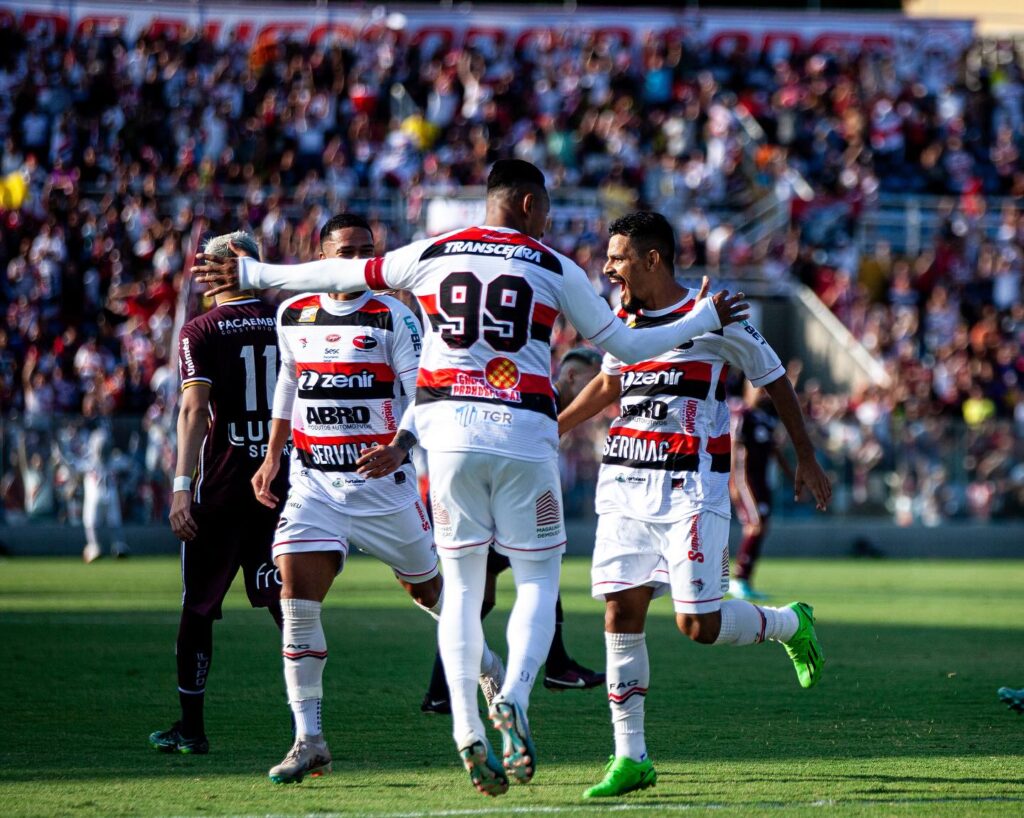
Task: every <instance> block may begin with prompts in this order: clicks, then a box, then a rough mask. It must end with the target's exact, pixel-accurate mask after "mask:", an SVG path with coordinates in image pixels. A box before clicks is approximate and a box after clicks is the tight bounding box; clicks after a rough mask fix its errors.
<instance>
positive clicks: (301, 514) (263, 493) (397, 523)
mask: <svg viewBox="0 0 1024 818" xmlns="http://www.w3.org/2000/svg"><path fill="white" fill-rule="evenodd" d="M372 255H373V234H372V232H371V231H370V226H369V225H368V224H367V223H366V221H365V220H364V219H362V218H361V217H359V216H354V215H351V214H341V215H338V216H335V217H334V218H332V219H330V220H329V221H328V222H327V223H326V224H325V225H324V226H323V229H322V230H321V232H320V257H321V258H342V259H355V258H369V257H370V256H372ZM277 320H278V342H279V346H280V350H281V362H282V369H281V377H280V378H279V379H278V382H277V389H276V390H275V392H274V405H273V422H272V424H271V429H270V443H269V446H268V448H267V454H266V458H265V459H264V461H263V464H262V465H261V466H260V469H259V471H257V472H256V474H255V476H254V477H253V479H252V485H253V489H254V491H255V494H256V498H257V499H258V500H259V501H260V502H261V503H263V504H264V505H266V506H268V507H271V508H273V507H276V506H277V504H278V496H279V495H277V494H275V493H274V491H273V490H272V483H273V481H274V479H275V478H276V476H277V475H278V473H279V471H280V465H281V454H282V451H283V450H284V448H285V446H286V444H287V442H288V438H289V435H290V436H291V439H292V443H293V451H292V459H291V488H290V490H289V492H288V499H287V501H286V503H285V510H284V514H283V516H282V517H281V520H280V523H279V525H278V529H277V535H276V537H275V540H274V546H273V549H274V558H275V562H276V564H277V567H278V570H279V571H280V574H281V583H282V586H283V587H282V590H281V609H282V612H283V615H284V634H283V644H284V646H283V651H282V653H283V655H284V675H285V683H286V686H287V688H288V701H289V704H290V705H291V709H292V714H293V716H294V717H295V743H294V745H293V746H292V749H291V750H290V751H289V753H288V754H287V755H286V756H285V758H284V760H283V761H282V762H281V763H280V764H278V765H276V766H274V767H273V768H271V770H270V774H269V775H270V779H271V780H272V781H275V782H277V783H293V782H299V781H302V779H303V777H304V776H305V775H306V774H307V773H310V774H315V773H319V772H321V771H324V770H329V769H330V765H331V754H330V750H329V749H328V747H327V743H326V741H325V740H324V735H323V726H322V723H321V701H322V699H323V670H324V663H325V662H326V660H327V643H326V640H325V638H324V631H323V626H322V624H321V621H320V609H321V603H322V602H323V600H324V597H325V596H326V595H327V591H328V590H329V589H330V587H331V583H332V582H333V581H334V577H335V576H336V575H337V574H338V573H339V572H340V571H341V570H342V568H343V567H344V560H345V558H346V557H347V556H348V551H349V548H350V547H351V546H355V547H356V548H359V549H360V550H361V551H365V552H366V553H368V554H372V555H373V556H375V557H377V558H378V559H380V560H381V561H383V562H385V563H387V564H388V565H389V566H391V568H392V569H393V570H394V572H395V576H396V577H397V578H398V581H399V582H400V583H401V584H402V586H403V587H404V588H405V589H406V590H407V591H408V593H409V595H410V596H411V597H412V598H413V600H414V601H415V602H416V604H418V605H419V606H420V607H422V608H424V609H425V610H427V611H428V612H431V613H432V614H433V615H435V616H436V615H437V613H438V611H439V610H440V608H441V587H442V586H441V577H440V576H439V574H438V566H437V555H436V552H435V550H434V541H433V536H432V533H431V529H430V523H429V522H428V520H427V514H426V511H425V510H424V509H423V506H422V505H420V501H419V498H418V497H417V495H416V476H415V473H414V471H413V469H412V464H411V463H410V462H409V459H408V456H407V455H408V449H409V448H411V447H412V445H413V444H414V443H415V439H411V440H408V442H404V441H405V437H404V436H403V435H401V434H399V435H397V437H398V440H399V445H402V446H404V447H405V451H404V454H405V456H404V457H403V460H404V464H403V465H401V466H400V467H399V468H398V469H397V470H396V471H395V472H394V473H393V474H392V475H390V476H389V477H387V478H383V479H377V478H373V477H368V476H365V475H364V474H363V473H360V472H359V470H360V467H361V466H362V465H363V464H364V463H366V464H367V466H366V468H364V469H363V471H364V472H365V471H366V470H367V469H369V468H372V465H371V464H372V462H373V458H374V455H373V454H372V453H370V454H368V455H367V456H365V457H364V456H363V451H364V449H365V448H366V447H368V446H373V445H374V444H380V443H389V442H390V441H391V440H392V438H394V437H396V432H397V431H398V420H397V419H398V418H399V417H401V415H402V400H401V395H402V394H403V393H404V394H405V395H409V396H411V395H413V394H414V390H415V388H416V372H417V369H418V367H419V358H420V348H421V346H422V341H421V334H420V326H419V322H418V321H417V320H416V319H415V318H414V317H413V315H412V313H411V312H410V311H409V310H408V308H407V307H405V306H404V305H403V304H402V303H401V302H399V301H398V300H397V299H395V298H391V297H388V296H376V297H375V296H373V295H371V294H370V293H369V292H361V293H348V294H346V293H332V294H330V295H319V294H309V293H307V294H304V295H300V296H298V297H296V298H292V299H291V300H289V301H286V302H285V303H284V304H282V305H281V307H280V309H279V311H278V319H277ZM485 659H486V666H487V668H488V670H487V672H488V674H491V675H494V674H500V673H501V672H502V668H501V666H500V659H497V657H495V656H493V655H491V654H490V652H489V651H488V652H486V655H485ZM495 662H496V663H497V665H496V666H494V664H495ZM474 681H475V677H474ZM499 686H500V685H494V688H495V693H496V692H497V689H498V687H499Z"/></svg>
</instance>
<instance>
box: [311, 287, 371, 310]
mask: <svg viewBox="0 0 1024 818" xmlns="http://www.w3.org/2000/svg"><path fill="white" fill-rule="evenodd" d="M371 298H373V293H371V292H365V293H363V294H362V295H361V296H359V298H354V299H352V300H351V301H335V300H334V299H333V298H331V297H330V296H329V295H327V293H320V307H321V308H322V309H324V310H325V311H327V312H329V313H330V314H331V315H351V314H352V313H354V312H355V311H356V310H360V309H362V308H363V307H364V306H366V302H367V301H369V300H370V299H371Z"/></svg>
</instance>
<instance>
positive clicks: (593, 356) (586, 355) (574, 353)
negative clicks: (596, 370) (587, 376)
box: [558, 347, 601, 368]
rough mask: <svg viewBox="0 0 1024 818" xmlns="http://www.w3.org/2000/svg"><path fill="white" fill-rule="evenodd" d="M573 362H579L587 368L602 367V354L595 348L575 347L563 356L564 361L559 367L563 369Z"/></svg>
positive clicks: (559, 363) (560, 362)
mask: <svg viewBox="0 0 1024 818" xmlns="http://www.w3.org/2000/svg"><path fill="white" fill-rule="evenodd" d="M573 361H579V362H580V363H582V364H586V365H587V366H600V365H601V353H600V352H599V351H598V350H596V349H594V348H593V347H573V348H572V349H570V350H569V351H568V352H566V353H565V355H563V356H562V360H561V361H559V362H558V366H559V368H561V367H563V366H565V365H566V364H568V363H572V362H573Z"/></svg>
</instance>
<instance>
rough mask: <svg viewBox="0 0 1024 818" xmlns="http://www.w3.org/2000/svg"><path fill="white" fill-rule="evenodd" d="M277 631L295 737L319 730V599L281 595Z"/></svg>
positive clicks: (323, 656)
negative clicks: (280, 621)
mask: <svg viewBox="0 0 1024 818" xmlns="http://www.w3.org/2000/svg"><path fill="white" fill-rule="evenodd" d="M281 615H282V618H283V619H284V629H283V631H282V634H281V638H282V645H283V649H282V651H281V653H282V655H283V656H284V682H285V686H286V687H287V689H288V704H289V705H290V706H291V709H292V714H293V715H294V716H295V735H296V737H298V738H302V737H308V736H319V735H320V734H321V733H323V725H322V723H321V719H320V705H321V701H322V700H323V695H324V688H323V678H324V665H325V664H326V662H327V640H326V639H325V638H324V629H323V626H322V625H321V624H320V603H319V602H314V601H313V600H312V599H282V600H281Z"/></svg>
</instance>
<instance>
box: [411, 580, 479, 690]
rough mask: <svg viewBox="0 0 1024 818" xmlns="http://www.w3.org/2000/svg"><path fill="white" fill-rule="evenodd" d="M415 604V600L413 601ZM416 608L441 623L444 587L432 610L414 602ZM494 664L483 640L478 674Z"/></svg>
mask: <svg viewBox="0 0 1024 818" xmlns="http://www.w3.org/2000/svg"><path fill="white" fill-rule="evenodd" d="M413 602H416V600H413ZM416 607H417V608H422V609H423V610H424V611H426V612H427V614H428V615H429V616H432V617H433V618H434V619H435V620H437V622H438V623H440V621H441V611H443V610H444V587H442V588H441V593H440V594H438V595H437V602H435V603H434V607H433V608H428V607H427V606H426V605H421V604H420V603H419V602H416ZM493 664H494V653H493V652H492V651H491V649H490V648H489V647H487V641H486V640H484V650H483V657H482V658H481V659H480V672H481V673H483V672H484V671H487V670H490V669H491V665H493Z"/></svg>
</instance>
